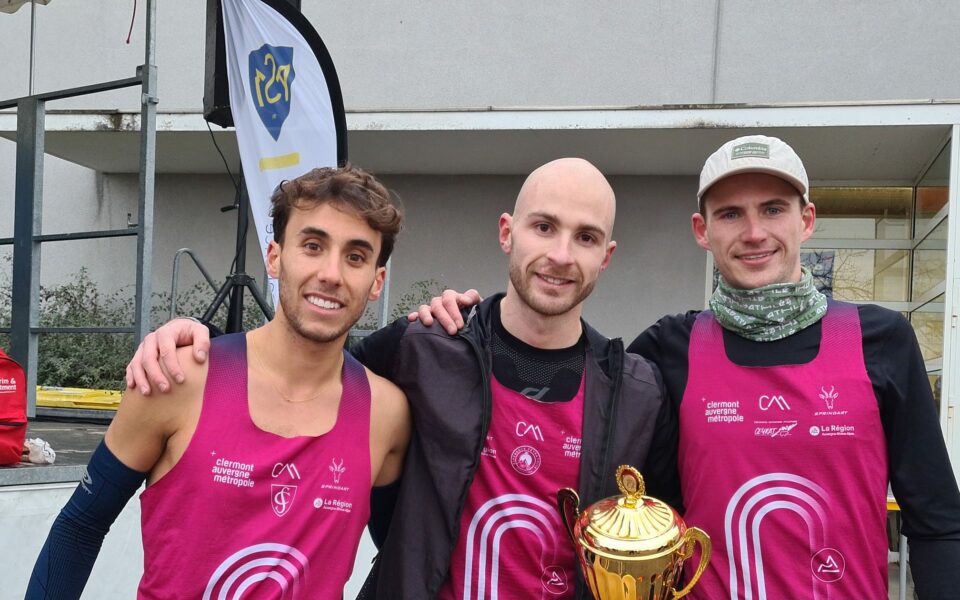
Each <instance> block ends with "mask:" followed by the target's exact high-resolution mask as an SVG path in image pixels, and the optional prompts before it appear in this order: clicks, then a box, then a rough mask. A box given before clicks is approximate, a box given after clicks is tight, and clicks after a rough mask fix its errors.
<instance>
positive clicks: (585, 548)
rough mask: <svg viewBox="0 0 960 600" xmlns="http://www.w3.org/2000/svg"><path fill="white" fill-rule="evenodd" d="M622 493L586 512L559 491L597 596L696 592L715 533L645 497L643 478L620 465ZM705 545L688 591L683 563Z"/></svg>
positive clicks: (639, 598)
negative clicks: (681, 582)
mask: <svg viewBox="0 0 960 600" xmlns="http://www.w3.org/2000/svg"><path fill="white" fill-rule="evenodd" d="M617 486H618V487H619V488H620V492H621V493H622V494H623V495H622V496H611V497H609V498H605V499H603V500H600V501H599V502H596V503H595V504H593V505H592V506H590V507H589V508H588V509H586V510H585V511H583V512H582V513H580V514H577V510H578V509H579V505H580V497H579V496H577V492H575V491H574V490H572V489H570V488H564V489H562V490H560V491H559V492H557V504H558V507H559V509H560V517H561V518H562V519H563V522H564V524H565V525H566V527H567V533H569V534H570V539H572V540H573V542H574V546H575V547H576V552H577V558H579V560H580V567H581V568H582V569H583V576H584V579H586V581H587V585H588V586H589V587H590V591H591V593H592V594H593V597H594V598H596V599H597V600H671V599H673V598H681V597H683V596H686V595H687V594H688V593H690V589H691V588H692V587H693V586H694V584H696V583H697V580H698V579H700V576H701V575H703V571H704V569H706V567H707V562H708V561H709V560H710V537H709V536H708V535H707V534H706V533H705V532H704V531H703V530H701V529H698V528H696V527H690V528H688V527H687V526H686V524H685V523H684V522H683V519H682V518H681V517H680V515H678V514H677V511H675V510H673V508H671V507H670V506H669V505H668V504H667V503H665V502H662V501H660V500H657V499H656V498H650V497H649V496H644V495H643V494H644V492H645V491H646V490H645V488H644V484H643V477H642V476H641V475H640V472H639V471H637V470H636V469H634V468H633V467H630V466H627V465H621V466H620V467H618V468H617ZM697 543H699V544H700V564H699V565H697V570H696V572H695V573H694V574H693V577H692V578H691V580H690V582H689V583H687V585H686V587H684V588H683V589H682V590H680V591H677V590H676V589H674V587H673V586H674V583H676V581H677V577H678V576H679V575H680V571H681V568H682V567H683V561H685V560H687V559H688V558H690V557H691V556H692V555H693V549H694V545H695V544H697Z"/></svg>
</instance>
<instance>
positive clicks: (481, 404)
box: [128, 158, 679, 600]
mask: <svg viewBox="0 0 960 600" xmlns="http://www.w3.org/2000/svg"><path fill="white" fill-rule="evenodd" d="M615 213H616V200H615V197H614V193H613V190H612V189H611V187H610V185H609V183H608V182H607V180H606V179H605V178H604V177H603V175H602V174H601V173H600V172H599V171H598V170H597V169H596V168H595V167H594V166H593V165H591V164H590V163H588V162H587V161H584V160H580V159H574V158H564V159H560V160H556V161H553V162H550V163H547V164H546V165H544V166H542V167H540V168H539V169H537V170H536V171H534V172H533V173H532V174H531V175H530V176H529V177H528V178H527V180H526V182H525V183H524V184H523V187H522V188H521V190H520V193H519V195H518V197H517V202H516V205H515V207H514V211H513V214H509V213H504V214H503V215H501V216H500V221H499V243H500V248H501V249H502V250H503V252H504V254H506V255H507V257H508V262H509V279H508V282H507V291H506V293H503V294H497V295H495V296H492V297H490V298H488V299H487V300H486V301H484V302H482V303H481V304H480V305H478V306H477V307H476V310H475V311H474V312H473V314H472V315H471V317H470V318H469V320H468V322H467V326H466V327H465V328H464V329H463V330H461V331H460V332H459V333H458V334H457V335H455V336H450V335H448V334H447V333H446V332H445V331H444V330H443V328H441V327H440V326H435V327H427V326H424V325H423V324H421V323H409V322H408V321H407V320H406V319H401V320H399V321H397V322H396V323H394V324H393V325H391V326H389V327H387V328H384V329H383V330H381V331H379V332H377V333H376V334H374V335H372V336H370V337H368V338H367V339H366V340H365V341H364V342H363V343H362V344H361V345H360V347H359V348H358V349H357V350H356V351H355V355H356V356H357V358H359V359H360V360H361V361H362V362H364V363H365V364H366V365H367V366H368V367H370V368H371V369H372V370H373V371H374V372H376V373H377V374H379V375H382V376H385V377H387V378H388V379H390V380H392V381H393V382H394V383H396V384H397V385H398V386H400V388H401V389H402V390H403V391H404V392H405V393H406V395H407V398H408V399H409V402H410V406H411V411H412V417H413V423H414V433H413V437H412V439H411V442H410V447H409V449H408V452H407V458H406V462H405V464H404V477H403V480H402V481H401V484H400V493H399V499H398V501H397V504H396V506H395V510H394V512H393V517H392V520H391V521H390V524H389V533H388V534H387V536H386V540H385V541H384V542H383V544H382V546H381V553H380V556H379V560H378V564H377V567H376V568H375V571H374V573H373V574H372V576H371V578H370V579H369V580H368V582H367V586H366V587H365V590H364V591H365V594H366V595H365V597H368V598H397V599H409V598H440V599H442V600H450V599H455V598H456V599H461V598H462V599H465V600H466V599H473V598H487V597H499V598H501V599H502V600H510V599H517V600H520V599H523V600H529V599H530V598H551V599H552V598H557V599H572V598H587V597H588V595H587V592H586V591H585V589H584V586H583V584H582V581H579V580H578V577H577V575H576V572H577V571H576V567H575V557H574V553H573V547H572V545H571V543H570V540H569V539H566V534H565V532H564V527H563V525H562V523H561V521H560V518H559V516H558V514H557V510H556V492H557V490H558V489H559V488H562V487H572V488H575V489H577V490H578V492H579V494H580V497H581V499H582V501H583V502H584V503H585V504H589V503H592V502H595V501H596V500H599V499H601V498H603V497H606V496H610V495H613V494H615V493H617V488H616V483H615V481H614V477H613V475H614V471H615V469H616V468H617V466H618V465H621V464H631V465H634V466H636V467H638V468H639V469H640V470H641V471H642V472H643V473H644V475H645V476H646V478H647V482H648V491H649V493H650V494H651V495H654V496H658V497H661V498H663V499H664V500H667V501H668V502H677V501H678V498H679V483H678V479H677V475H676V445H677V426H676V422H675V421H674V420H673V417H672V413H671V411H670V410H669V408H668V406H667V405H666V403H665V402H664V399H663V398H664V391H663V384H662V382H661V380H660V376H659V374H658V373H657V372H656V371H655V369H654V368H653V367H652V366H651V364H650V363H648V362H647V361H645V360H644V359H641V358H639V357H638V356H635V355H631V354H626V353H625V352H624V349H623V343H622V342H621V341H620V340H619V339H616V340H610V339H607V338H606V337H604V336H602V335H601V334H599V333H598V332H597V331H595V330H594V329H593V328H591V327H590V326H589V325H587V324H586V323H585V322H584V321H583V320H582V319H581V313H582V310H583V301H584V299H585V298H586V297H587V296H589V295H590V292H591V291H592V290H593V287H594V285H595V284H596V283H597V279H598V278H599V276H600V273H601V272H602V271H603V270H604V269H606V267H607V266H608V265H609V264H610V260H611V258H612V256H613V253H614V250H615V249H616V242H614V241H613V237H612V235H613V223H614V216H615ZM188 323H189V322H179V323H172V324H169V325H167V326H165V329H164V330H163V331H159V332H158V335H156V336H154V337H153V338H150V339H148V340H146V346H145V347H146V348H147V350H146V351H145V352H143V353H142V354H143V356H144V359H143V360H144V364H143V365H140V364H135V363H132V364H131V373H130V376H129V377H128V379H129V382H130V383H131V384H133V383H134V379H136V384H137V385H149V384H148V383H147V379H146V378H145V377H144V375H143V371H142V368H144V367H145V368H146V369H147V372H150V373H156V372H157V371H158V366H157V358H156V357H157V352H156V347H157V346H158V345H159V346H160V347H161V350H164V352H166V349H168V348H170V347H172V346H173V344H174V340H175V339H177V338H180V337H183V338H187V337H194V338H198V339H196V340H195V345H196V344H204V343H205V342H204V341H203V340H205V335H206V329H205V328H202V327H200V326H196V327H195V328H194V329H193V330H192V331H189V329H190V327H191V325H188ZM194 325H195V324H194ZM191 334H192V335H191ZM158 342H159V343H158ZM175 354H176V353H171V354H168V356H173V355H175ZM169 368H170V369H171V372H172V373H177V372H178V371H179V367H178V366H177V365H174V364H171V365H169ZM134 372H136V375H137V376H136V378H135V377H134ZM160 377H162V376H153V375H152V376H151V380H152V381H153V382H154V383H155V384H159V383H160V381H161V379H160Z"/></svg>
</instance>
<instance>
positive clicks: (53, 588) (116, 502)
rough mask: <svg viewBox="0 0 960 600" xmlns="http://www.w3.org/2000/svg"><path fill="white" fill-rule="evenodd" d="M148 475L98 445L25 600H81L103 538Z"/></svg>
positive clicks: (41, 558) (46, 547)
mask: <svg viewBox="0 0 960 600" xmlns="http://www.w3.org/2000/svg"><path fill="white" fill-rule="evenodd" d="M146 475H147V474H146V473H141V472H139V471H134V470H133V469H131V468H129V467H127V466H126V465H124V464H123V463H122V462H120V460H119V459H118V458H117V457H116V456H114V455H113V453H112V452H110V449H109V448H107V445H106V444H105V443H104V442H100V445H99V446H97V449H96V450H95V451H94V452H93V456H92V457H91V458H90V463H89V464H88V465H87V470H86V473H84V477H83V479H82V480H81V481H80V485H78V486H77V489H76V491H75V492H74V493H73V496H71V498H70V500H69V501H68V502H67V504H66V506H64V507H63V510H61V511H60V514H59V515H58V516H57V518H56V520H55V521H54V522H53V527H52V528H51V529H50V535H49V536H47V541H46V542H45V543H44V545H43V549H41V550H40V556H39V557H38V558H37V563H36V565H34V567H33V574H32V575H31V576H30V582H29V584H28V585H27V594H26V597H25V598H26V600H48V599H49V600H61V599H63V600H66V599H72V598H80V594H81V593H82V592H83V588H84V586H85V585H86V584H87V579H88V578H89V577H90V571H91V570H92V569H93V563H94V562H95V561H96V559H97V555H98V554H99V553H100V546H101V544H103V538H104V536H105V535H106V534H107V531H109V530H110V526H111V525H112V524H113V522H114V521H115V520H116V518H117V516H118V515H119V514H120V511H122V510H123V507H124V506H125V505H126V504H127V501H128V500H130V498H131V497H132V496H133V494H134V493H136V491H137V489H139V488H140V485H141V484H142V483H143V481H144V479H145V478H146Z"/></svg>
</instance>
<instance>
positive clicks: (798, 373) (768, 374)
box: [679, 302, 887, 600]
mask: <svg viewBox="0 0 960 600" xmlns="http://www.w3.org/2000/svg"><path fill="white" fill-rule="evenodd" d="M679 459H680V478H681V482H682V485H683V497H684V501H685V503H686V506H687V512H686V514H685V515H684V518H685V519H686V521H687V523H688V524H689V525H696V526H698V527H701V528H703V529H704V530H706V531H707V533H708V534H710V537H711V539H712V541H713V557H712V558H711V560H710V566H709V568H708V569H707V571H706V573H704V575H703V577H702V578H701V579H700V582H699V584H697V586H695V587H694V590H693V593H692V596H693V597H695V598H705V599H706V598H709V599H719V598H750V599H758V600H759V599H763V598H770V599H795V598H796V599H806V598H811V599H825V598H834V599H846V598H886V597H887V539H886V533H885V523H886V503H885V500H886V492H887V457H886V443H885V440H884V436H883V428H882V426H881V423H880V414H879V408H878V405H877V398H876V396H875V395H874V392H873V388H872V385H871V383H870V379H869V377H868V376H867V371H866V367H865V366H864V361H863V347H862V341H861V334H860V320H859V316H858V314H857V309H856V307H855V306H852V305H849V304H838V303H833V302H831V304H830V307H829V309H828V311H827V314H826V316H825V317H824V318H823V325H822V337H821V341H820V351H819V354H818V355H817V356H816V358H814V359H813V360H812V361H811V362H809V363H807V364H800V365H787V366H779V367H741V366H738V365H735V364H733V363H732V362H730V360H729V359H728V358H727V355H726V352H725V350H724V345H723V332H722V330H721V328H720V325H719V324H718V323H717V321H716V319H715V318H714V317H713V314H712V313H710V312H703V313H701V314H700V315H699V316H698V318H697V321H696V324H695V325H694V328H693V332H692V335H691V338H690V374H689V379H688V382H687V388H686V392H685V393H684V395H683V402H682V404H681V406H680V455H679ZM694 564H696V560H695V559H694V560H691V561H689V562H688V564H687V576H688V577H689V576H690V574H691V571H690V567H691V566H692V565H694Z"/></svg>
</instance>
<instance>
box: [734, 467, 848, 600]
mask: <svg viewBox="0 0 960 600" xmlns="http://www.w3.org/2000/svg"><path fill="white" fill-rule="evenodd" d="M784 496H788V497H790V498H791V499H789V500H787V499H783V497H784ZM778 498H779V499H778ZM827 504H829V502H828V496H827V492H826V490H824V489H823V488H822V487H820V486H819V485H817V484H816V483H814V482H813V481H811V480H809V479H807V478H805V477H800V476H798V475H794V474H792V473H769V474H767V475H761V476H759V477H754V478H753V479H751V480H750V481H748V482H746V483H745V484H743V485H742V486H740V489H738V490H737V491H736V493H735V494H734V495H733V497H732V498H731V499H730V502H729V503H728V504H727V510H726V513H725V515H724V520H723V524H724V537H725V541H726V545H727V560H728V561H729V563H730V598H732V599H734V600H736V598H738V597H739V596H738V593H739V588H740V583H741V581H742V583H743V593H744V597H745V598H746V599H747V600H753V598H754V594H755V593H756V597H757V598H758V600H766V598H767V592H766V586H765V582H764V566H763V547H762V540H761V539H760V526H761V524H762V522H763V519H764V517H766V516H767V515H768V514H769V513H772V512H776V511H779V510H788V511H791V512H794V513H796V514H798V515H800V517H801V518H802V519H803V521H804V523H806V526H807V535H808V543H809V545H810V548H809V549H810V554H809V555H811V556H812V555H813V554H814V553H816V552H817V551H818V550H820V549H821V548H823V544H824V530H825V527H826V524H827V515H826V511H825V510H824V506H825V505H827ZM738 550H739V551H738ZM751 556H752V558H753V560H752V562H753V565H754V567H755V570H756V586H754V582H753V579H752V576H751ZM810 579H811V582H810V584H811V594H810V595H806V594H803V595H804V596H806V597H809V598H814V599H817V598H821V597H825V596H824V594H825V590H824V589H823V582H822V581H820V580H818V579H817V578H816V577H814V576H813V574H812V573H811V577H810ZM798 591H799V590H798Z"/></svg>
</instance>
